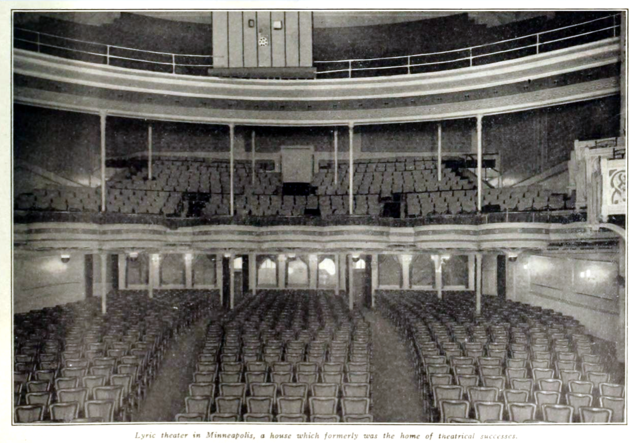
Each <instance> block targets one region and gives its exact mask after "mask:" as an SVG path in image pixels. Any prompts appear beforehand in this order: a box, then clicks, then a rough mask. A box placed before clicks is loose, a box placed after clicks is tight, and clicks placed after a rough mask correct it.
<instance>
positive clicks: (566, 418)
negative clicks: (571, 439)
mask: <svg viewBox="0 0 640 443" xmlns="http://www.w3.org/2000/svg"><path fill="white" fill-rule="evenodd" d="M542 417H543V418H544V421H547V422H551V423H571V422H572V421H573V406H568V405H550V404H544V405H542Z"/></svg>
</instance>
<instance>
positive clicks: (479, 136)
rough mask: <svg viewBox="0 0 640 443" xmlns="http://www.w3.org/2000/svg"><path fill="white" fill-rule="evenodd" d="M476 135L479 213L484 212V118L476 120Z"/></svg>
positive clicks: (480, 117) (479, 117)
mask: <svg viewBox="0 0 640 443" xmlns="http://www.w3.org/2000/svg"><path fill="white" fill-rule="evenodd" d="M476 135H477V140H476V143H477V144H478V146H477V148H478V165H477V168H476V173H477V175H478V211H482V116H481V115H479V116H478V117H477V120H476Z"/></svg>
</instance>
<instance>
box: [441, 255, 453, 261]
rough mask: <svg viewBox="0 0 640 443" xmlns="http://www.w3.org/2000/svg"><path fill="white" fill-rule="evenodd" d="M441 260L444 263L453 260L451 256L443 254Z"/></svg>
mask: <svg viewBox="0 0 640 443" xmlns="http://www.w3.org/2000/svg"><path fill="white" fill-rule="evenodd" d="M440 258H441V259H442V260H443V261H446V260H449V259H450V258H451V254H442V255H441V256H440Z"/></svg>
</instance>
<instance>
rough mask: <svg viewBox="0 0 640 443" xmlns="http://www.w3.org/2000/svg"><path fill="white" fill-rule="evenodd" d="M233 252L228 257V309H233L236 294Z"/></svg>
mask: <svg viewBox="0 0 640 443" xmlns="http://www.w3.org/2000/svg"><path fill="white" fill-rule="evenodd" d="M235 261H236V256H235V254H231V256H230V257H229V309H231V310H233V305H234V302H235V295H236V267H235V263H234V262H235Z"/></svg>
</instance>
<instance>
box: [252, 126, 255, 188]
mask: <svg viewBox="0 0 640 443" xmlns="http://www.w3.org/2000/svg"><path fill="white" fill-rule="evenodd" d="M255 184H256V131H251V185H252V186H253V185H255Z"/></svg>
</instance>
